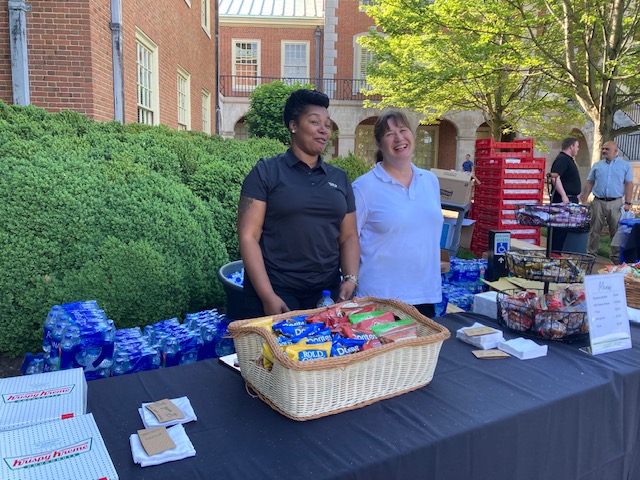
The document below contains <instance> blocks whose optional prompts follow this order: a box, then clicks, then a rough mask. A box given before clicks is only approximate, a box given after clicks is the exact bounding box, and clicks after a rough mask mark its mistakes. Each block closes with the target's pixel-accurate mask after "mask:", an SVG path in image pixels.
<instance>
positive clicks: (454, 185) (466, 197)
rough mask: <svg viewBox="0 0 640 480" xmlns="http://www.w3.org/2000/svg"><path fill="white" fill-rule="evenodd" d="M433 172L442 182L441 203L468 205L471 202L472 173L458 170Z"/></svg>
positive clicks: (434, 170)
mask: <svg viewBox="0 0 640 480" xmlns="http://www.w3.org/2000/svg"><path fill="white" fill-rule="evenodd" d="M431 171H432V172H433V173H434V174H435V175H436V177H438V181H439V182H440V201H441V202H446V203H453V204H455V205H467V204H468V203H469V202H471V191H472V188H473V181H474V177H473V174H472V173H468V172H458V171H456V170H441V169H439V168H432V169H431Z"/></svg>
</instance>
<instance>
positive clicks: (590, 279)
mask: <svg viewBox="0 0 640 480" xmlns="http://www.w3.org/2000/svg"><path fill="white" fill-rule="evenodd" d="M584 287H585V293H586V296H587V314H588V317H589V341H590V344H591V351H590V353H591V354H592V355H598V354H600V353H607V352H615V351H616V350H624V349H627V348H631V332H630V330H629V314H628V312H627V297H626V294H625V290H624V274H622V273H610V274H605V275H586V276H585V278H584Z"/></svg>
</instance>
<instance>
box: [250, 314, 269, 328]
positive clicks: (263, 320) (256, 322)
mask: <svg viewBox="0 0 640 480" xmlns="http://www.w3.org/2000/svg"><path fill="white" fill-rule="evenodd" d="M271 325H273V317H271V316H269V317H260V318H254V319H253V320H250V321H248V322H247V323H245V324H244V326H245V327H264V328H268V329H269V330H271Z"/></svg>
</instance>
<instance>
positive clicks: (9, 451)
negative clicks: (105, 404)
mask: <svg viewBox="0 0 640 480" xmlns="http://www.w3.org/2000/svg"><path fill="white" fill-rule="evenodd" d="M0 454H1V456H2V458H1V461H0V478H2V479H3V480H52V479H59V480H63V479H69V480H71V479H73V480H85V479H87V480H89V479H91V480H114V479H117V478H118V474H117V473H116V469H115V467H114V466H113V462H112V461H111V457H109V453H108V452H107V448H106V447H105V445H104V440H103V439H102V436H101V435H100V430H98V426H97V425H96V422H95V420H94V419H93V415H91V414H88V415H78V416H76V417H73V418H68V419H66V420H55V421H53V422H46V423H41V424H39V425H31V426H30V427H24V428H19V429H17V430H9V431H6V432H0Z"/></svg>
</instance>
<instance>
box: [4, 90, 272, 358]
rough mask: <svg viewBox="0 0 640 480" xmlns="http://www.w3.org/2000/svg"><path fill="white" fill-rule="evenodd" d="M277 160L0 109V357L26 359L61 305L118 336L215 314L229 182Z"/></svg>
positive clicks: (252, 150)
mask: <svg viewBox="0 0 640 480" xmlns="http://www.w3.org/2000/svg"><path fill="white" fill-rule="evenodd" d="M284 149H285V147H284V146H283V145H282V144H281V143H279V142H277V141H274V140H261V139H252V140H248V141H244V142H239V141H233V140H224V139H221V138H218V137H211V136H208V135H203V134H198V133H192V132H176V131H172V130H169V129H168V128H165V127H147V126H144V125H139V124H129V125H120V124H118V123H115V122H112V123H98V122H94V121H92V120H89V119H87V118H85V117H83V116H82V115H79V114H77V113H74V112H68V111H66V112H61V113H58V114H50V113H47V112H46V111H45V110H43V109H40V108H36V107H32V106H30V107H16V106H10V105H6V104H4V103H1V102H0V218H2V219H3V221H2V223H0V269H1V271H2V273H3V274H2V276H0V291H1V292H2V295H0V355H5V356H19V355H23V354H24V353H25V352H26V351H28V350H37V349H38V348H39V345H40V343H41V341H42V325H43V321H44V318H45V316H46V314H47V312H48V311H49V309H50V308H51V306H52V305H55V304H59V303H65V302H71V301H77V300H87V299H95V300H97V301H98V304H99V305H100V306H101V307H102V308H103V309H104V310H105V311H106V312H107V315H108V316H109V317H110V318H112V319H113V320H114V321H115V323H116V326H117V327H118V328H127V327H132V326H136V325H141V326H142V325H145V324H148V323H153V322H157V321H159V320H162V319H165V318H170V317H175V316H184V315H185V314H186V313H189V312H196V311H200V310H203V309H205V308H213V307H220V306H222V305H224V301H225V298H224V291H223V289H222V286H221V284H220V282H219V281H218V280H217V277H216V275H217V273H216V272H217V270H218V269H219V268H220V266H222V265H223V264H225V263H227V262H228V261H229V260H230V259H232V260H235V259H237V258H238V247H237V239H236V232H235V224H236V209H237V201H238V197H239V193H240V186H241V182H242V180H243V179H244V176H245V175H246V174H247V173H248V171H249V170H250V169H251V167H252V166H253V165H254V164H255V162H256V161H257V160H258V158H260V157H264V156H272V155H275V154H277V153H280V152H282V151H284Z"/></svg>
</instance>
